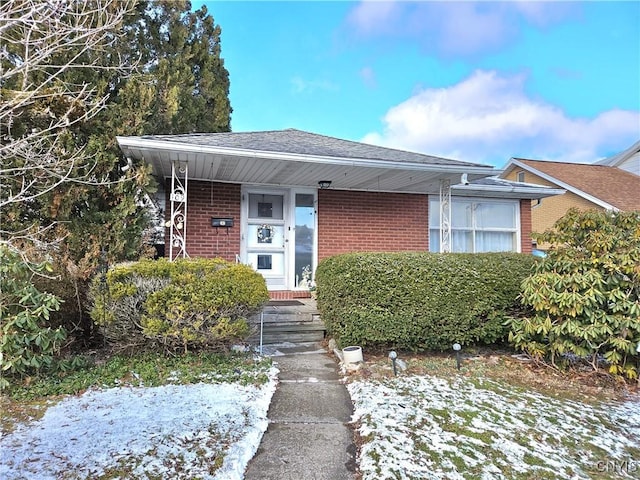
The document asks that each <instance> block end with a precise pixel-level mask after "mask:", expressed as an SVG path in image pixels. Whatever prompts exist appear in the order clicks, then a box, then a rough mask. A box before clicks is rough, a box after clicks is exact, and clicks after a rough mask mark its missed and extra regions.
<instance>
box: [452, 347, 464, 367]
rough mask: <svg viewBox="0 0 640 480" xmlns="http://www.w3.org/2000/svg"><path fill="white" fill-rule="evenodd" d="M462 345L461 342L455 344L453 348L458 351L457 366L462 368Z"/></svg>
mask: <svg viewBox="0 0 640 480" xmlns="http://www.w3.org/2000/svg"><path fill="white" fill-rule="evenodd" d="M461 349H462V346H461V345H460V344H459V343H454V344H453V350H454V351H455V352H456V367H457V368H458V370H460V350H461Z"/></svg>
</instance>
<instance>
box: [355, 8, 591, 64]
mask: <svg viewBox="0 0 640 480" xmlns="http://www.w3.org/2000/svg"><path fill="white" fill-rule="evenodd" d="M579 10H580V7H579V6H576V5H574V4H566V3H563V2H521V1H518V2H371V1H368V2H367V1H365V2H361V3H359V4H358V5H356V6H355V7H354V8H353V9H352V10H351V12H350V13H349V15H348V17H347V20H346V22H347V25H348V27H349V31H350V32H351V33H352V34H355V35H356V36H357V37H364V38H370V37H387V38H409V39H412V40H415V41H417V42H418V43H419V44H420V45H421V47H422V48H423V49H424V50H425V51H427V52H430V53H431V52H435V53H438V54H443V55H447V56H474V55H477V54H482V53H485V52H490V51H496V50H497V49H499V48H500V47H501V46H503V45H505V44H507V43H508V42H510V41H512V40H513V39H514V38H515V37H517V36H518V34H519V24H520V23H521V22H523V21H524V22H527V23H530V24H532V25H534V26H536V27H538V28H542V27H547V26H549V25H552V24H554V23H556V22H559V21H561V20H563V19H565V18H567V17H568V16H572V15H574V14H575V12H576V11H579Z"/></svg>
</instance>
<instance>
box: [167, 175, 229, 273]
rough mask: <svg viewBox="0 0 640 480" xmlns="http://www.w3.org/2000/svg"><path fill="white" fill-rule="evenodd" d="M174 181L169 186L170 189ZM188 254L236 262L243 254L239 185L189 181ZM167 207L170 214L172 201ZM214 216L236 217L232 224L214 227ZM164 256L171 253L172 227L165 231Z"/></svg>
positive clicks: (169, 214)
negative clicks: (225, 226) (170, 229)
mask: <svg viewBox="0 0 640 480" xmlns="http://www.w3.org/2000/svg"><path fill="white" fill-rule="evenodd" d="M170 190H171V184H170V183H169V184H168V185H167V192H169V191H170ZM187 192H188V204H187V253H188V254H189V256H190V257H205V258H215V257H220V258H224V259H225V260H227V261H230V262H235V261H236V255H239V254H240V185H235V184H229V183H215V182H202V181H196V180H192V181H190V182H189V184H188V190H187ZM168 198H169V195H167V206H166V209H165V212H166V215H165V217H166V218H167V220H168V219H169V218H170V217H171V203H170V201H169V200H168ZM211 217H224V218H227V217H228V218H233V221H234V224H233V227H231V228H229V229H228V230H227V229H226V228H218V229H217V231H216V228H214V227H212V226H211ZM165 255H166V256H167V257H168V256H169V229H168V228H167V229H166V230H165Z"/></svg>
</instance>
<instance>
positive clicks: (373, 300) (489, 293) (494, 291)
mask: <svg viewBox="0 0 640 480" xmlns="http://www.w3.org/2000/svg"><path fill="white" fill-rule="evenodd" d="M534 262H535V257H533V256H532V255H524V254H514V253H486V254H434V253H352V254H345V255H338V256H335V257H330V258H327V259H325V260H323V261H322V262H320V265H319V266H318V269H317V272H316V283H317V292H318V309H319V310H320V313H321V315H322V319H323V320H324V322H325V324H326V326H327V331H328V333H330V334H332V335H333V336H334V337H335V338H336V340H337V342H338V343H339V344H340V345H341V346H346V345H360V346H379V347H382V346H386V347H393V348H398V349H405V350H413V351H422V350H447V349H450V348H451V345H452V344H453V343H456V342H458V343H460V344H462V345H471V344H478V343H484V344H492V343H495V342H498V341H502V340H503V339H504V338H505V336H506V334H507V330H506V327H505V326H504V325H503V323H504V321H505V319H506V318H507V316H508V314H509V313H510V312H512V311H513V310H516V309H517V306H518V303H519V302H518V295H519V293H520V284H521V283H522V281H523V280H524V279H525V278H526V277H527V276H528V275H529V274H530V272H531V268H532V266H533V263H534Z"/></svg>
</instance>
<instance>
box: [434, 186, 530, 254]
mask: <svg viewBox="0 0 640 480" xmlns="http://www.w3.org/2000/svg"><path fill="white" fill-rule="evenodd" d="M518 205H519V204H518V202H517V201H510V200H487V199H480V198H478V199H473V198H456V197H451V219H450V221H451V251H452V252H469V253H480V252H517V251H518V225H519V206H518ZM429 250H430V251H432V252H439V251H440V201H439V199H438V198H437V197H435V198H430V199H429Z"/></svg>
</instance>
